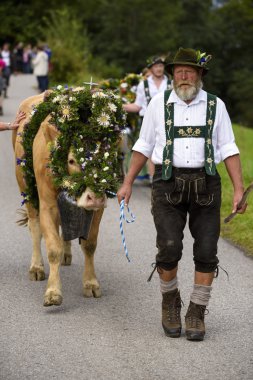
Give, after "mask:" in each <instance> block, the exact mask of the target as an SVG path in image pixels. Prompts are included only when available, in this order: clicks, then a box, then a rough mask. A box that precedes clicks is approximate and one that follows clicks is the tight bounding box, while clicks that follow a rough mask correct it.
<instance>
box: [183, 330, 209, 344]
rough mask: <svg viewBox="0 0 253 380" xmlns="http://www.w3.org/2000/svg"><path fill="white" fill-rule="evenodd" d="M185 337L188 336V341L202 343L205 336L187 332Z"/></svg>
mask: <svg viewBox="0 0 253 380" xmlns="http://www.w3.org/2000/svg"><path fill="white" fill-rule="evenodd" d="M185 335H186V339H187V340H195V341H198V342H200V341H202V340H204V335H205V334H201V333H196V332H185Z"/></svg>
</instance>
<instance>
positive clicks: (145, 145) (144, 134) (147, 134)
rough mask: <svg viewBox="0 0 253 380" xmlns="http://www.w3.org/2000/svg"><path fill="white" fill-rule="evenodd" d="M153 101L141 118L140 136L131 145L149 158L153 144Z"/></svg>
mask: <svg viewBox="0 0 253 380" xmlns="http://www.w3.org/2000/svg"><path fill="white" fill-rule="evenodd" d="M152 107H153V102H152V100H151V102H150V103H149V105H148V108H147V111H146V112H145V116H144V118H143V122H142V126H141V131H140V136H139V138H138V140H137V141H136V143H135V144H134V146H133V150H134V151H136V152H140V153H142V154H143V155H144V156H146V157H148V158H150V157H151V155H152V153H153V150H154V146H155V125H154V121H153V111H152Z"/></svg>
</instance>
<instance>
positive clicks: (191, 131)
mask: <svg viewBox="0 0 253 380" xmlns="http://www.w3.org/2000/svg"><path fill="white" fill-rule="evenodd" d="M170 94H171V91H168V90H167V91H165V93H164V118H165V135H166V145H165V147H164V150H163V163H162V178H163V179H164V180H167V179H169V178H170V177H171V173H172V165H173V146H174V139H175V138H185V137H202V138H204V139H205V152H204V154H205V171H206V173H207V174H208V175H215V172H216V167H215V162H214V149H213V145H212V134H213V126H214V121H215V115H216V104H217V98H216V96H215V95H212V94H209V93H207V109H206V125H200V126H182V127H181V126H176V127H174V103H168V100H169V96H170Z"/></svg>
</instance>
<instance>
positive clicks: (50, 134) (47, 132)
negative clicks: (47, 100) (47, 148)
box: [41, 115, 60, 143]
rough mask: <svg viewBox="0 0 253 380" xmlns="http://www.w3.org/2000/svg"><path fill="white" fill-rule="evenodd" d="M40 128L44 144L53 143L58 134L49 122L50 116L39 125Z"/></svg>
mask: <svg viewBox="0 0 253 380" xmlns="http://www.w3.org/2000/svg"><path fill="white" fill-rule="evenodd" d="M41 128H42V131H43V134H44V136H45V139H46V142H47V143H49V142H51V141H54V140H55V139H56V137H57V136H58V135H59V134H60V132H59V131H58V130H57V129H56V127H55V126H54V125H53V124H51V122H50V115H49V116H48V117H47V118H46V119H45V120H44V121H43V122H42V123H41Z"/></svg>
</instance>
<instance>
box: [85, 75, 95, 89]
mask: <svg viewBox="0 0 253 380" xmlns="http://www.w3.org/2000/svg"><path fill="white" fill-rule="evenodd" d="M83 83H84V84H88V85H90V90H91V89H92V86H98V83H95V82H92V77H90V82H83Z"/></svg>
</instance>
